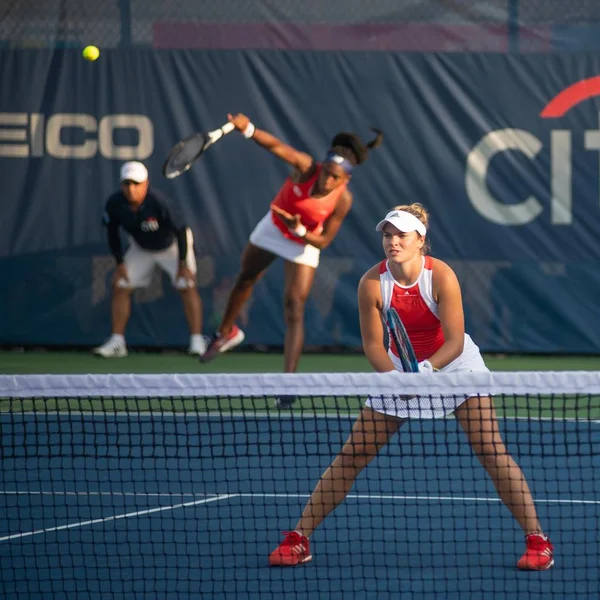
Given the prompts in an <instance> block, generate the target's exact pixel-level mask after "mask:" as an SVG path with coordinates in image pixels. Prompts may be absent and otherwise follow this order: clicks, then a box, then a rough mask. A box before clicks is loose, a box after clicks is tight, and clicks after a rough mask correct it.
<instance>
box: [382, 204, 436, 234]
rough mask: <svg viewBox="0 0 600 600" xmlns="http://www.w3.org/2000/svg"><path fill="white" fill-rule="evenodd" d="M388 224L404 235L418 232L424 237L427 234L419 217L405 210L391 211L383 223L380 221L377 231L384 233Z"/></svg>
mask: <svg viewBox="0 0 600 600" xmlns="http://www.w3.org/2000/svg"><path fill="white" fill-rule="evenodd" d="M386 223H390V224H391V225H393V226H394V227H395V228H396V229H399V230H400V231H403V232H404V233H408V232H409V231H416V232H417V233H420V234H421V235H423V236H424V235H425V234H426V233H427V229H426V228H425V225H423V223H422V222H421V221H419V219H417V217H415V216H414V215H411V214H410V213H408V212H406V211H403V210H392V211H390V212H389V213H388V214H387V215H385V219H383V221H379V223H377V227H375V231H382V230H383V228H384V227H385V224H386Z"/></svg>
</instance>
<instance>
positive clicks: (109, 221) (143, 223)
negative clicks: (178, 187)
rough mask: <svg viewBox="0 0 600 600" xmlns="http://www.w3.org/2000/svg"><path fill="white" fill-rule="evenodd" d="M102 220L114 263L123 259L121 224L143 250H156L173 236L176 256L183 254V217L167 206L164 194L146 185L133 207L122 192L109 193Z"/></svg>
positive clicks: (184, 244)
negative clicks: (140, 199) (138, 200)
mask: <svg viewBox="0 0 600 600" xmlns="http://www.w3.org/2000/svg"><path fill="white" fill-rule="evenodd" d="M104 224H105V225H106V227H107V229H108V245H109V246H110V249H111V252H112V253H113V256H114V257H115V259H116V261H117V263H121V262H123V251H122V248H121V240H120V237H119V227H122V228H123V229H124V230H125V231H126V232H127V233H128V234H129V235H130V236H131V237H132V238H133V239H134V240H135V242H136V244H137V245H138V246H139V247H140V248H143V249H144V250H149V251H151V252H158V251H159V250H164V249H165V248H168V247H169V246H170V245H171V244H172V243H173V241H174V240H175V239H177V242H178V247H179V260H185V258H186V256H187V238H186V227H185V224H184V222H183V219H182V218H181V217H180V216H179V215H177V214H174V212H173V211H172V210H170V208H169V200H168V198H167V197H166V196H165V195H164V194H162V193H161V192H159V191H158V190H153V189H151V188H149V189H148V194H147V195H146V199H145V200H144V201H143V202H142V204H140V206H139V207H138V208H137V210H133V209H132V207H131V205H130V204H129V202H127V198H125V195H124V194H123V192H121V191H119V192H116V193H115V194H113V195H112V196H111V197H110V198H109V199H108V200H107V201H106V208H105V211H104Z"/></svg>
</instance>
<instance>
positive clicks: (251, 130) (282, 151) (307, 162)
mask: <svg viewBox="0 0 600 600" xmlns="http://www.w3.org/2000/svg"><path fill="white" fill-rule="evenodd" d="M227 118H228V119H229V121H230V122H231V123H233V124H234V125H235V128H236V129H237V130H239V131H241V132H242V133H244V134H245V135H250V134H251V138H252V140H253V141H254V142H256V143H257V144H258V145H259V146H262V147H263V148H265V149H267V150H268V151H269V152H271V154H274V155H275V156H277V158H280V159H281V160H283V161H285V162H286V163H288V164H289V165H291V166H292V167H294V169H297V170H298V171H299V172H300V173H307V172H309V171H310V170H311V169H312V168H314V160H313V158H312V156H310V154H306V153H305V152H300V151H299V150H296V149H295V148H292V147H291V146H288V145H287V144H284V143H283V142H282V141H281V140H280V139H279V138H276V137H275V136H274V135H272V134H270V133H269V132H268V131H265V130H264V129H258V128H257V127H255V126H254V125H253V124H252V123H251V122H250V119H249V118H248V117H247V116H246V115H243V114H241V113H238V114H235V115H231V114H229V115H227Z"/></svg>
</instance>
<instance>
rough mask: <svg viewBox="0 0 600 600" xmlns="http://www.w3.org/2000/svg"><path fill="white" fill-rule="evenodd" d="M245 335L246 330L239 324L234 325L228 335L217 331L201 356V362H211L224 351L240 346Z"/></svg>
mask: <svg viewBox="0 0 600 600" xmlns="http://www.w3.org/2000/svg"><path fill="white" fill-rule="evenodd" d="M245 337H246V336H245V334H244V332H243V331H242V330H241V329H240V328H239V327H238V326H237V325H234V326H233V327H232V328H231V329H230V330H229V333H228V334H227V335H221V334H220V333H215V334H214V335H213V336H212V338H211V339H210V342H209V344H208V346H207V347H206V351H205V352H204V354H203V355H202V356H200V362H203V363H206V362H210V361H211V360H212V359H213V358H216V357H217V356H219V354H221V353H222V352H227V350H231V349H232V348H235V347H236V346H239V345H240V344H241V343H242V342H243V341H244V339H245Z"/></svg>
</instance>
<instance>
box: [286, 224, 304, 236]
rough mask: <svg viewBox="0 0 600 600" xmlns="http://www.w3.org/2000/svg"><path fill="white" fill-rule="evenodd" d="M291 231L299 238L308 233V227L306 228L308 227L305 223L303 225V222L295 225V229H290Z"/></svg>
mask: <svg viewBox="0 0 600 600" xmlns="http://www.w3.org/2000/svg"><path fill="white" fill-rule="evenodd" d="M290 231H291V232H292V233H293V234H294V235H295V236H296V237H299V238H303V237H304V236H305V235H306V234H307V233H308V229H306V227H304V225H302V223H300V225H298V226H296V227H294V229H290Z"/></svg>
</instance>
